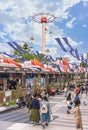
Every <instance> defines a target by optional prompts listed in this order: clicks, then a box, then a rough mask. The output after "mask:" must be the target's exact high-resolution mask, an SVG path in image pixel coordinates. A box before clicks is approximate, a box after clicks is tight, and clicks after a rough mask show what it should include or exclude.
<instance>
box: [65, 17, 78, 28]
mask: <svg viewBox="0 0 88 130" xmlns="http://www.w3.org/2000/svg"><path fill="white" fill-rule="evenodd" d="M75 20H76V18H72V19H71V21H69V22H67V24H66V26H67V27H68V28H73V24H74V21H75Z"/></svg>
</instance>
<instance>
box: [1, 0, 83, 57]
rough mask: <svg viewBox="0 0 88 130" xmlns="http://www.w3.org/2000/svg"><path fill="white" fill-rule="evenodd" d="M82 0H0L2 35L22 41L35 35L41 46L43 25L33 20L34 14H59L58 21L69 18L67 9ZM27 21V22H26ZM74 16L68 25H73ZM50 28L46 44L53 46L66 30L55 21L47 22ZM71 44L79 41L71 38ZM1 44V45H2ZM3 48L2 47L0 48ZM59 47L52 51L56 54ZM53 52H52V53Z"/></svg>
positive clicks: (36, 42) (36, 41)
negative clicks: (56, 38) (50, 33)
mask: <svg viewBox="0 0 88 130" xmlns="http://www.w3.org/2000/svg"><path fill="white" fill-rule="evenodd" d="M80 1H81V0H61V1H60V2H58V0H55V1H53V2H52V1H51V0H50V1H49V0H48V2H47V1H46V2H45V0H39V1H37V0H26V1H25V0H22V1H21V2H20V1H18V0H14V1H12V0H7V1H4V0H0V24H2V25H3V30H4V31H3V32H2V30H1V31H0V34H1V35H0V37H1V38H2V39H3V41H7V40H8V38H6V37H5V35H7V34H8V35H9V37H10V38H11V39H13V40H20V41H29V40H30V37H31V36H33V37H34V39H35V42H34V43H35V44H37V45H39V46H41V43H42V40H41V36H42V26H41V24H38V23H35V22H33V21H32V17H31V16H33V15H34V14H36V13H39V12H48V13H51V14H55V16H57V19H56V21H58V22H60V20H63V19H67V18H68V17H69V15H70V14H69V12H68V11H67V10H68V9H69V8H70V7H72V6H73V5H75V4H77V3H79V2H80ZM25 21H26V22H27V23H26V22H25ZM74 21H75V18H73V19H72V20H71V21H70V22H68V23H67V26H69V27H70V28H71V27H72V26H73V22H74ZM46 26H48V30H47V32H46V33H47V34H46V45H49V44H51V46H53V45H55V44H57V43H56V41H55V40H54V38H55V37H60V36H63V35H65V34H64V30H63V29H60V28H59V27H58V26H56V25H55V23H54V22H53V23H51V24H50V23H49V24H48V23H47V25H46ZM50 31H52V37H50V35H49V32H50ZM69 40H70V43H71V45H73V46H77V43H76V42H75V41H73V40H72V39H71V38H69ZM0 46H1V45H0ZM0 50H1V49H0ZM56 51H57V49H56V48H51V52H53V54H54V55H55V54H56ZM51 54H52V53H51Z"/></svg>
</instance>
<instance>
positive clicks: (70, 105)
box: [66, 93, 73, 114]
mask: <svg viewBox="0 0 88 130" xmlns="http://www.w3.org/2000/svg"><path fill="white" fill-rule="evenodd" d="M66 100H67V114H70V110H71V109H72V104H73V103H72V99H71V93H69V94H68V96H67V99H66Z"/></svg>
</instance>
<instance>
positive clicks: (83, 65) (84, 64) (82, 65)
mask: <svg viewBox="0 0 88 130" xmlns="http://www.w3.org/2000/svg"><path fill="white" fill-rule="evenodd" d="M80 66H81V67H84V68H87V67H88V65H87V64H86V63H84V62H81V63H80Z"/></svg>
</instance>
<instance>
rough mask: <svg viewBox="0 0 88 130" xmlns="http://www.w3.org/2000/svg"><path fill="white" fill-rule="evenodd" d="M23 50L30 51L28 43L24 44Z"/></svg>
mask: <svg viewBox="0 0 88 130" xmlns="http://www.w3.org/2000/svg"><path fill="white" fill-rule="evenodd" d="M23 48H24V49H25V50H26V49H28V43H27V42H25V43H24V44H23Z"/></svg>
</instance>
